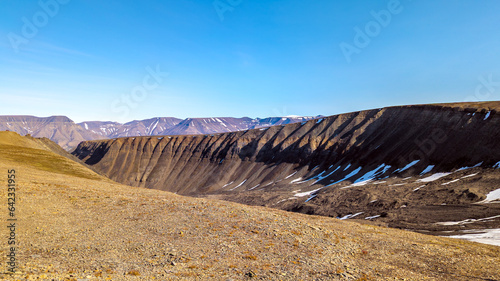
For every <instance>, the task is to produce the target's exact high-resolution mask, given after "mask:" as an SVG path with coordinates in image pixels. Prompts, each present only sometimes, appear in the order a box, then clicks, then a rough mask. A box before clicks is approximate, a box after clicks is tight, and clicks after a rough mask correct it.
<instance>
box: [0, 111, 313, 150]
mask: <svg viewBox="0 0 500 281" xmlns="http://www.w3.org/2000/svg"><path fill="white" fill-rule="evenodd" d="M312 118H314V117H270V118H264V119H261V118H255V119H251V118H248V117H243V118H233V117H214V118H187V119H184V120H183V119H179V118H175V117H155V118H149V119H144V120H133V121H130V122H127V123H123V124H122V123H118V122H113V121H86V122H80V123H75V122H73V120H71V119H70V118H68V117H66V116H58V115H55V116H49V117H36V116H32V115H3V116H0V130H3V131H5V130H9V131H14V132H17V133H19V134H21V135H28V134H29V135H32V136H33V137H46V138H49V139H50V140H52V141H54V142H56V143H57V144H59V145H60V146H61V147H62V148H64V149H65V150H67V151H69V150H72V149H74V148H75V147H76V146H77V145H78V143H80V142H82V141H86V140H96V139H106V138H116V137H128V136H154V135H162V134H171V135H183V134H210V133H221V132H229V131H240V130H246V129H249V128H255V127H259V128H260V127H265V126H272V125H279V124H288V123H294V122H302V121H304V120H310V119H312Z"/></svg>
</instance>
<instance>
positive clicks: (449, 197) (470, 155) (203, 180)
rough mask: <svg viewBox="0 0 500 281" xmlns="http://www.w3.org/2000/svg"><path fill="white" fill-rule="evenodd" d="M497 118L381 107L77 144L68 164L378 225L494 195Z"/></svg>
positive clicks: (453, 107)
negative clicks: (377, 220) (229, 129)
mask: <svg viewBox="0 0 500 281" xmlns="http://www.w3.org/2000/svg"><path fill="white" fill-rule="evenodd" d="M498 108H500V102H489V103H475V104H473V103H469V104H446V105H415V106H400V107H388V108H381V109H374V110H366V111H360V112H352V113H346V114H340V115H334V116H330V117H325V118H320V119H316V120H310V121H307V122H302V123H295V124H288V125H285V126H273V127H270V128H265V129H254V130H248V131H242V132H235V133H224V134H213V135H198V136H162V137H158V136H155V137H136V138H118V139H112V140H101V141H87V142H82V143H80V144H79V145H78V147H77V148H76V149H75V151H74V152H73V154H74V155H76V156H77V157H79V158H80V159H82V160H83V161H85V162H86V163H87V164H89V165H92V166H93V167H95V168H96V169H97V170H99V171H100V172H102V173H103V174H105V175H107V176H108V177H110V178H111V179H113V180H116V181H118V182H121V183H125V184H129V185H133V186H142V187H148V188H155V189H161V190H167V191H171V192H176V193H179V194H185V195H192V196H200V195H210V196H216V197H218V198H222V199H228V200H233V201H238V202H243V203H247V204H255V205H266V206H273V207H277V208H281V209H286V210H293V211H299V212H304V213H311V214H321V215H328V216H339V217H344V216H348V215H354V214H355V213H360V212H361V213H364V214H365V215H366V216H367V217H370V216H371V215H373V216H381V214H385V213H387V212H390V211H394V210H396V209H398V212H399V209H400V208H402V207H403V208H406V207H408V208H409V207H411V206H416V207H419V208H420V207H422V206H429V205H443V204H448V205H449V204H471V203H474V202H478V201H480V200H483V199H485V198H486V195H487V194H488V192H491V191H492V190H495V189H497V188H499V186H498V181H497V180H496V179H498V178H499V177H498V171H496V170H495V169H494V168H495V167H498V166H499V165H500V162H499V161H500V142H499V141H498V140H499V139H500V129H499V128H500V114H498ZM476 170H478V171H479V172H477V173H476V174H472V172H470V171H476ZM468 173H469V174H468ZM483 173H488V175H486V174H484V175H483ZM478 174H479V175H478ZM410 177H413V179H410ZM462 177H464V179H463V180H461V178H462ZM481 179H482V180H481ZM445 181H451V183H449V184H446V185H443V184H444V183H445ZM467 181H469V182H474V183H473V184H472V183H471V185H470V186H466V185H464V184H463V183H464V182H467ZM478 182H479V183H478ZM422 185H423V186H424V187H423V186H422ZM418 189H420V190H418ZM443 190H444V191H443ZM409 209H411V208H409ZM409 209H408V210H409ZM420 211H421V210H420ZM495 212H499V210H498V209H493V210H491V212H487V213H484V214H485V215H488V214H491V213H495ZM497 214H498V213H497ZM384 216H386V215H384ZM389 217H390V216H389ZM445 217H446V218H448V217H447V216H445ZM443 219H444V218H443Z"/></svg>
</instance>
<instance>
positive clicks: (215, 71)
mask: <svg viewBox="0 0 500 281" xmlns="http://www.w3.org/2000/svg"><path fill="white" fill-rule="evenodd" d="M59 1H60V2H61V3H60V2H57V0H42V1H41V2H42V3H48V4H47V5H46V7H45V8H44V7H42V6H41V5H40V4H39V2H38V1H18V0H0V11H1V12H0V114H1V115H14V114H16V115H19V114H29V115H36V116H49V115H66V116H68V117H70V118H72V119H73V120H75V121H77V122H80V121H86V120H113V121H121V122H124V121H129V120H133V119H145V118H150V117H157V116H174V117H179V118H186V117H221V116H233V117H242V116H249V117H268V116H276V115H309V116H310V115H318V114H322V115H332V114H337V113H343V112H350V111H355V110H362V109H370V108H377V107H383V106H390V105H401V104H415V103H436V102H452V101H464V100H466V99H469V100H470V99H477V100H498V99H500V32H499V27H500V16H499V13H500V1H494V0H489V1H488V0H486V1H474V0H468V1H434V0H419V1H418V0H413V1H410V0H400V1H397V0H383V1H369V0H366V1H331V0H316V1H303V0H300V1H299V0H275V1H266V0H262V1H248V0H242V1H240V0H217V1H218V2H217V1H215V2H214V1H212V0H208V1H187V0H186V1H182V0H165V1H159V0H158V1H153V0H146V1H145V0H141V1H132V0H129V1H102V0H85V1H83V0H64V1H63V0H59ZM63 2H64V3H63ZM54 3H56V5H54ZM214 3H215V5H214ZM231 3H232V5H234V7H233V6H231ZM381 11H382V12H381ZM373 12H375V14H378V15H379V16H378V17H379V22H376V21H377V19H376V18H377V16H374V14H373ZM221 16H222V17H221ZM389 17H390V18H389ZM33 27H34V29H33ZM357 30H362V32H363V35H359V34H357ZM367 30H368V31H367ZM357 35H358V36H357ZM355 36H357V38H355ZM362 39H365V41H363V40H362ZM366 39H368V41H367V40H366ZM342 46H344V48H342ZM345 46H351V47H352V48H351V49H345ZM16 50H17V51H16ZM346 50H350V51H351V53H349V52H347V53H346ZM353 50H355V52H352V51H353ZM346 54H347V55H346ZM148 69H149V70H148ZM155 71H159V72H160V73H159V76H157V77H156V78H157V79H156V80H155V79H154V77H152V76H151V74H150V72H155ZM167 72H168V76H167V75H165V73H167ZM157 75H158V74H157ZM481 77H482V78H481ZM481 79H482V80H491V81H490V83H486V84H489V85H488V86H481V85H482V84H485V83H484V82H481V81H480V80H481ZM497 81H498V82H497ZM491 82H492V83H491Z"/></svg>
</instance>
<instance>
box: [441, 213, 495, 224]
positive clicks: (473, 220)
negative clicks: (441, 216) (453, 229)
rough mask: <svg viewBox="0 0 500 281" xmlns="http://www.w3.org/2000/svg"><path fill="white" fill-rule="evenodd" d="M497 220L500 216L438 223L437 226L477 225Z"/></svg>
mask: <svg viewBox="0 0 500 281" xmlns="http://www.w3.org/2000/svg"><path fill="white" fill-rule="evenodd" d="M496 218H500V215H498V216H493V217H487V218H482V219H466V220H463V221H445V222H436V223H435V224H437V225H462V224H470V223H475V222H482V221H489V220H493V219H496Z"/></svg>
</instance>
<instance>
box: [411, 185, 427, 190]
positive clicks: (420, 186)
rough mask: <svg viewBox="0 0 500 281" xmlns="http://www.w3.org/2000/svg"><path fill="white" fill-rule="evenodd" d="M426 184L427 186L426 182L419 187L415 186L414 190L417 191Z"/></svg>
mask: <svg viewBox="0 0 500 281" xmlns="http://www.w3.org/2000/svg"><path fill="white" fill-rule="evenodd" d="M424 186H425V184H424V185H421V186H419V187H417V188H415V189H414V190H413V191H417V190H419V189H421V188H422V187H424Z"/></svg>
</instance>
